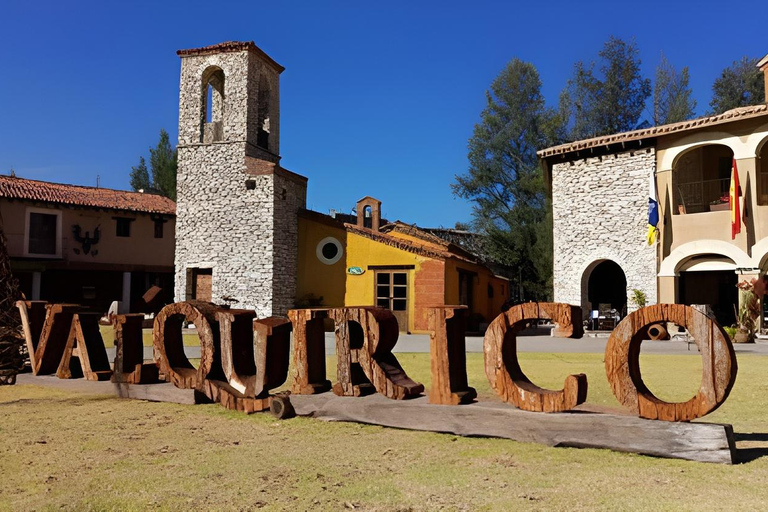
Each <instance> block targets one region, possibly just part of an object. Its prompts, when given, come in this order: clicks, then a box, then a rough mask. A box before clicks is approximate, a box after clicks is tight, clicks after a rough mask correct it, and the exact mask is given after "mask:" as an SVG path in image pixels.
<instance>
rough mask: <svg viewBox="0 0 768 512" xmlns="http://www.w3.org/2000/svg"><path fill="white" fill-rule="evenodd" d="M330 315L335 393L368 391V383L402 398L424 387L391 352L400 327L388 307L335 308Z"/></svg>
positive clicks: (396, 397)
mask: <svg viewBox="0 0 768 512" xmlns="http://www.w3.org/2000/svg"><path fill="white" fill-rule="evenodd" d="M329 315H330V317H331V318H332V319H333V321H334V325H335V333H336V358H337V365H336V367H337V372H336V375H337V379H338V380H337V382H336V383H335V384H334V385H333V391H334V393H336V394H337V395H339V396H361V395H365V394H367V392H368V389H366V387H367V386H366V385H367V384H370V385H372V386H373V388H374V389H375V390H376V391H377V392H378V393H381V394H382V395H384V396H386V397H387V398H391V399H393V400H402V399H405V398H412V397H414V396H417V395H419V394H420V393H422V392H423V391H424V385H423V384H420V383H418V382H415V381H414V380H412V379H411V378H410V377H408V375H407V374H406V373H405V370H403V367H402V366H401V365H400V362H399V361H398V360H397V358H396V357H395V355H394V354H393V353H392V349H393V348H394V347H395V344H396V343H397V338H398V331H399V328H398V325H397V319H395V316H394V314H393V313H392V312H391V311H390V310H388V309H383V308H377V307H355V308H335V309H332V310H331V311H330V312H329ZM358 368H359V369H360V370H361V371H362V375H361V374H360V372H359V371H358ZM363 377H364V379H365V380H363ZM366 381H367V382H366Z"/></svg>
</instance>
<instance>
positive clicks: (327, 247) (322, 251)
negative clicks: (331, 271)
mask: <svg viewBox="0 0 768 512" xmlns="http://www.w3.org/2000/svg"><path fill="white" fill-rule="evenodd" d="M315 253H316V254H317V259H319V260H320V261H321V262H323V263H325V264H326V265H333V264H334V263H336V262H337V261H339V260H340V259H341V257H342V256H344V247H342V246H341V242H339V241H338V240H337V239H335V238H334V237H332V236H327V237H325V238H323V239H322V240H320V243H318V244H317V249H316V251H315Z"/></svg>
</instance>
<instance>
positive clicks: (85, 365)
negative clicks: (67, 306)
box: [56, 313, 112, 381]
mask: <svg viewBox="0 0 768 512" xmlns="http://www.w3.org/2000/svg"><path fill="white" fill-rule="evenodd" d="M100 317H101V315H100V314H99V313H76V314H75V315H74V316H73V317H72V325H71V327H70V330H69V336H68V337H67V344H66V346H65V348H64V353H63V354H62V356H61V362H60V363H59V368H58V370H57V372H56V376H57V377H59V378H60V379H73V378H80V377H85V379H86V380H94V381H98V380H110V379H111V378H112V369H111V368H110V367H109V357H108V356H107V349H106V347H105V346H104V339H103V338H102V337H101V331H100V330H99V318H100Z"/></svg>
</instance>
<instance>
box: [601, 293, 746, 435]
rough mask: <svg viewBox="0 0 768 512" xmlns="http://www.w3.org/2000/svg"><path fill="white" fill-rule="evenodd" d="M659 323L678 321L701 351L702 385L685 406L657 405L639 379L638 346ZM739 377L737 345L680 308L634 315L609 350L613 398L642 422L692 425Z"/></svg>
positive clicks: (708, 321) (607, 360)
mask: <svg viewBox="0 0 768 512" xmlns="http://www.w3.org/2000/svg"><path fill="white" fill-rule="evenodd" d="M658 322H674V323H676V324H677V325H680V326H682V327H685V328H686V329H688V332H690V333H691V335H692V336H693V339H694V340H695V341H696V345H697V346H698V347H699V351H700V352H701V359H702V364H701V366H702V375H701V386H700V387H699V392H698V393H697V394H696V396H694V397H693V398H691V399H690V400H688V401H687V402H675V403H671V402H664V401H663V400H659V399H658V398H656V397H655V396H654V395H653V393H651V391H650V390H649V389H648V387H647V386H646V385H645V383H644V382H643V378H642V376H641V375H640V359H639V357H640V344H641V343H642V342H643V338H644V335H645V333H646V332H647V328H648V326H649V325H651V324H654V323H658ZM736 372H737V367H736V355H735V353H734V351H733V345H732V344H731V340H730V338H729V337H728V335H727V334H726V333H725V331H723V329H722V327H720V326H719V325H718V323H717V322H716V321H715V320H713V319H712V318H710V317H709V316H707V315H705V314H704V313H702V312H701V311H698V310H696V309H694V308H692V307H690V306H684V305H682V304H657V305H655V306H647V307H644V308H641V309H638V310H637V311H634V312H632V313H630V314H629V315H627V317H626V318H624V320H622V321H621V322H620V323H619V325H618V326H616V329H614V331H613V332H612V333H611V336H610V338H608V344H607V345H606V347H605V373H606V375H607V377H608V382H610V384H611V390H612V391H613V394H614V395H615V396H616V398H617V399H618V400H619V402H621V403H622V404H623V405H624V406H626V407H628V408H629V409H631V410H632V412H634V413H636V414H637V415H638V416H640V417H641V418H647V419H653V420H665V421H690V420H693V419H696V418H700V417H702V416H705V415H707V414H709V413H710V412H712V411H714V410H715V409H717V408H718V407H720V405H721V404H722V403H723V402H725V399H726V398H728V394H729V393H730V392H731V388H733V383H734V382H735V381H736Z"/></svg>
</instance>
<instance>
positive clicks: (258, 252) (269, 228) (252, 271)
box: [175, 50, 306, 318]
mask: <svg viewBox="0 0 768 512" xmlns="http://www.w3.org/2000/svg"><path fill="white" fill-rule="evenodd" d="M211 66H215V67H216V68H220V69H221V70H222V71H223V73H224V108H223V120H222V124H223V126H222V130H223V137H222V140H220V141H217V142H212V143H206V144H202V143H200V140H201V130H202V126H203V125H202V122H203V117H201V113H202V112H203V96H202V92H203V78H202V77H203V74H204V73H206V70H210V69H211ZM261 73H265V74H266V76H267V81H268V82H269V84H270V88H271V90H272V93H273V94H275V96H274V97H273V99H272V102H271V103H270V109H269V110H270V117H272V116H274V118H273V119H271V120H270V127H271V130H272V131H271V133H270V140H269V148H268V149H269V150H268V151H266V150H264V149H262V148H258V147H256V146H255V145H254V144H255V137H256V130H255V129H254V126H255V125H256V123H257V109H256V108H255V105H256V104H255V100H254V98H258V92H259V91H258V86H259V83H260V82H261V83H263V82H264V81H263V80H261V79H260V74H261ZM278 74H279V72H278V71H276V70H275V69H274V68H273V67H272V66H271V65H269V64H268V63H266V62H265V61H262V59H261V57H260V56H259V55H258V54H257V53H256V52H252V51H247V50H246V51H242V52H230V53H218V54H212V55H211V54H205V55H194V56H185V57H183V58H182V71H181V86H180V100H179V146H178V151H179V153H178V161H179V165H178V176H177V204H176V256H175V265H176V285H175V295H176V300H177V301H180V300H185V298H187V297H188V295H189V293H191V286H190V285H191V283H188V278H189V277H190V271H191V269H195V268H210V269H212V282H213V285H212V300H213V302H215V303H219V304H229V305H231V306H232V307H236V308H247V309H255V310H256V312H257V314H258V316H259V317H261V318H264V317H268V316H273V315H278V316H284V315H285V314H286V312H287V310H288V309H289V308H290V307H292V306H293V301H294V295H295V289H296V265H297V252H298V216H297V214H298V210H299V208H303V207H304V206H305V204H306V179H305V178H303V177H301V176H299V175H296V174H293V173H290V172H288V171H285V170H283V169H281V168H280V166H279V163H278V162H279V156H278V155H277V154H276V153H272V152H271V151H277V148H278V147H279V143H278V133H279V132H278V126H279V121H278V119H277V117H278V116H279V107H278V98H279V96H278V94H279V93H278V83H277V77H278Z"/></svg>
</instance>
